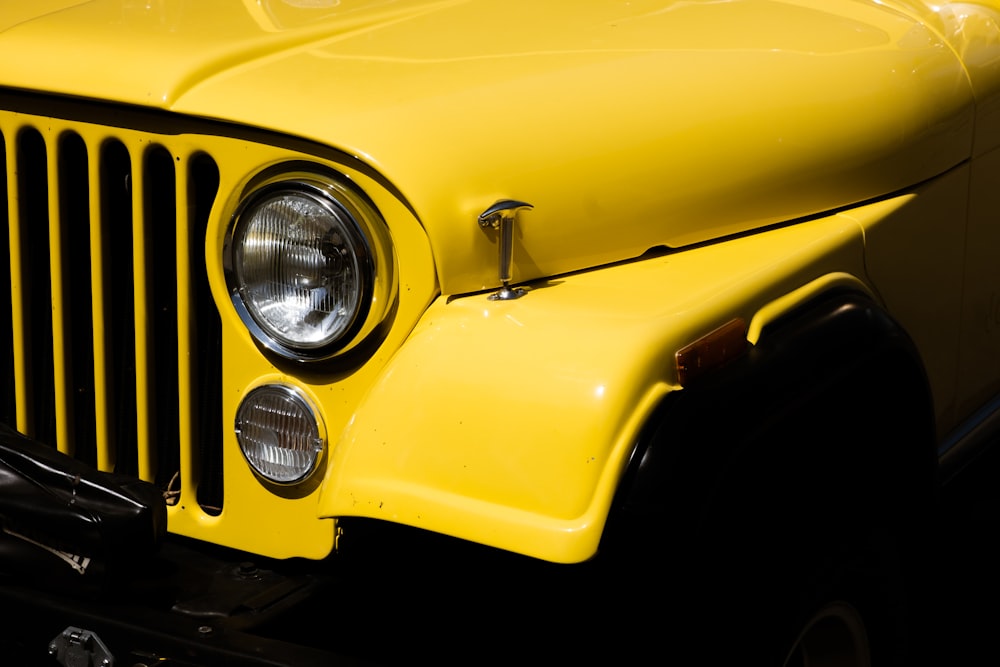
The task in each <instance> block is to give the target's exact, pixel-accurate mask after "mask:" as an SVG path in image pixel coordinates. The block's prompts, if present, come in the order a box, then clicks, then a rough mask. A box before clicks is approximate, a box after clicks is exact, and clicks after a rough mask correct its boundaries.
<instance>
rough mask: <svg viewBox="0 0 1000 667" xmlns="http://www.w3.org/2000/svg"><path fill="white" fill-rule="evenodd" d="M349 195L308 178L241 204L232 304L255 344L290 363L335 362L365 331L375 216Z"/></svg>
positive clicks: (266, 189)
mask: <svg viewBox="0 0 1000 667" xmlns="http://www.w3.org/2000/svg"><path fill="white" fill-rule="evenodd" d="M350 194H351V193H348V192H347V191H346V189H343V188H340V189H338V188H337V187H335V186H334V185H332V184H330V183H325V182H321V181H318V180H310V179H308V178H301V179H290V180H284V181H276V182H271V183H268V184H266V185H264V186H263V187H260V188H258V189H257V190H255V191H253V192H252V193H251V194H250V195H249V196H248V197H247V198H246V199H245V200H244V201H243V202H242V204H241V205H240V207H239V209H238V210H237V212H236V215H235V217H234V223H233V225H232V227H231V229H230V236H229V238H228V239H227V251H226V266H227V269H228V280H229V283H230V291H231V293H232V297H233V303H234V304H235V305H236V307H237V310H238V311H239V313H240V316H241V317H242V318H243V321H244V323H245V324H246V325H247V327H248V328H249V329H250V331H251V333H253V334H254V337H255V338H257V340H258V341H260V342H261V343H262V344H263V345H264V346H265V347H267V348H268V349H270V350H272V351H274V352H277V353H278V354H280V355H282V356H284V357H287V358H291V359H314V358H322V357H324V356H329V353H330V352H331V351H333V350H336V349H337V348H339V347H340V346H342V345H343V344H344V343H346V342H348V341H349V340H351V338H352V337H353V335H354V334H356V333H357V332H358V330H359V328H360V327H361V326H362V325H364V323H365V320H366V317H367V315H368V310H369V308H370V306H371V301H372V294H373V289H374V283H375V268H376V267H375V256H374V254H373V252H372V249H371V243H370V241H369V238H368V237H367V236H366V234H365V231H364V228H363V226H362V225H363V222H362V221H364V220H365V219H366V217H367V218H372V217H374V216H375V214H374V213H372V212H370V211H369V210H368V209H367V208H366V207H364V205H363V202H361V201H360V199H359V198H356V197H351V196H350Z"/></svg>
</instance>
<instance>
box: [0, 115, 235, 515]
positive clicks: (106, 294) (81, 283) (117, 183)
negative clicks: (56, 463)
mask: <svg viewBox="0 0 1000 667" xmlns="http://www.w3.org/2000/svg"><path fill="white" fill-rule="evenodd" d="M175 144H176V145H175ZM0 154H2V156H3V159H4V168H3V169H0V189H2V190H4V191H5V192H6V196H7V205H6V207H4V208H3V209H2V210H0V252H6V256H8V257H10V270H9V271H0V421H2V422H4V423H6V424H10V425H13V426H15V427H16V428H17V430H19V431H21V432H23V433H25V434H27V435H29V436H31V437H33V438H35V439H37V440H40V441H42V442H45V443H48V444H50V445H52V446H55V447H58V448H59V450H61V451H63V452H66V453H68V454H70V455H72V456H75V457H77V458H79V459H81V460H84V461H87V462H89V463H91V464H93V465H95V466H96V467H98V468H100V469H102V470H113V471H116V472H121V473H125V474H130V475H136V476H139V477H141V478H143V479H146V480H149V481H153V482H155V483H157V484H159V485H160V486H161V487H163V488H164V489H167V488H168V486H169V487H171V488H172V489H173V490H177V484H178V482H177V480H180V479H184V480H187V481H186V483H194V484H195V485H196V486H197V499H198V503H199V505H201V506H202V508H203V509H205V510H206V511H208V512H209V513H218V512H219V511H221V506H222V477H221V454H220V443H221V440H222V436H221V423H220V415H221V412H222V410H221V382H222V352H221V325H220V321H219V315H218V311H217V310H216V308H215V305H214V302H213V301H212V299H211V295H210V292H209V286H208V276H207V274H206V267H205V251H204V248H205V234H206V229H207V225H208V220H209V213H210V210H211V208H212V206H213V204H214V202H215V199H216V197H217V195H218V190H219V170H218V167H217V165H216V163H215V161H214V160H213V159H212V157H211V156H210V155H208V154H207V153H206V152H203V151H199V150H195V149H192V148H191V147H190V146H189V145H188V144H184V143H181V142H180V140H179V139H176V138H175V137H173V136H172V135H166V134H153V133H146V132H143V131H141V130H136V129H134V128H128V129H125V128H116V127H110V126H104V125H102V124H100V123H96V122H83V121H76V120H56V119H54V118H51V117H42V116H34V115H31V114H30V113H28V114H26V113H17V114H14V113H0ZM185 468H186V469H185ZM182 469H185V470H184V471H183V473H182Z"/></svg>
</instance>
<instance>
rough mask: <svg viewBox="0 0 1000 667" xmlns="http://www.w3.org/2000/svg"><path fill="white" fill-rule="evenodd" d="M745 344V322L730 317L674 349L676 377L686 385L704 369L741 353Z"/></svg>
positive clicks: (725, 361)
mask: <svg viewBox="0 0 1000 667" xmlns="http://www.w3.org/2000/svg"><path fill="white" fill-rule="evenodd" d="M749 347H750V343H749V342H747V326H746V322H744V321H743V318H740V317H738V318H736V319H734V320H730V321H729V322H726V323H725V324H723V325H722V326H721V327H719V328H718V329H716V330H715V331H713V332H711V333H709V334H706V335H704V336H702V337H701V338H699V339H698V340H696V341H694V342H693V343H691V344H690V345H687V346H685V347H683V348H681V349H680V350H678V351H677V354H676V356H675V361H676V363H677V379H678V380H679V381H680V383H681V385H682V386H687V385H689V384H691V383H692V382H694V381H695V380H697V379H698V378H699V377H701V376H702V375H704V374H705V373H708V372H709V371H711V370H714V369H716V368H721V367H722V366H725V365H726V364H728V363H729V362H730V361H732V360H733V359H737V358H738V357H741V356H743V354H744V353H745V352H746V351H747V349H748V348H749Z"/></svg>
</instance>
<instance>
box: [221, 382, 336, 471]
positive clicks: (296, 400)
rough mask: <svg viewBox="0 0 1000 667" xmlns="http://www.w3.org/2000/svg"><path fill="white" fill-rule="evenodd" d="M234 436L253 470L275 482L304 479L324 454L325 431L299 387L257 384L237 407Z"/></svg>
mask: <svg viewBox="0 0 1000 667" xmlns="http://www.w3.org/2000/svg"><path fill="white" fill-rule="evenodd" d="M236 439H237V441H238V442H239V444H240V451H242V452H243V456H244V458H246V460H247V463H249V464H250V467H251V468H253V470H254V472H256V473H257V474H258V475H260V476H261V477H263V478H264V479H266V480H268V481H270V482H274V483H275V484H295V483H298V482H302V481H305V480H306V479H307V478H308V477H309V476H310V475H311V474H312V472H313V471H314V470H315V469H316V467H317V465H318V464H319V461H320V459H321V457H322V455H323V448H324V446H325V442H326V434H325V432H324V429H323V426H322V423H321V422H320V420H319V417H318V415H317V413H316V411H315V410H314V409H313V407H312V405H311V404H310V403H309V401H308V400H307V399H306V397H305V396H304V395H303V394H302V392H300V391H299V390H298V389H295V388H293V387H288V386H285V385H265V386H263V387H257V388H256V389H254V390H253V391H251V392H250V393H248V394H247V395H246V398H244V399H243V402H242V403H241V404H240V407H239V409H238V410H237V411H236Z"/></svg>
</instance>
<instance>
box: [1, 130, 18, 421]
mask: <svg viewBox="0 0 1000 667" xmlns="http://www.w3.org/2000/svg"><path fill="white" fill-rule="evenodd" d="M0 160H2V161H3V165H4V167H3V169H0V191H2V192H4V194H5V195H6V198H5V203H4V205H3V206H0V253H4V256H5V257H11V256H12V253H11V248H10V218H9V216H8V214H7V204H6V201H7V200H8V199H9V197H10V195H9V194H8V190H7V139H6V137H4V134H3V132H0ZM9 269H10V266H9V265H8V270H4V271H0V423H2V424H7V425H8V426H11V427H14V426H15V424H16V423H17V418H16V415H15V412H14V410H15V407H16V406H15V404H14V335H13V334H14V317H13V313H12V311H11V308H12V306H13V304H12V303H11V296H10V287H11V286H10V270H9Z"/></svg>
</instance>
